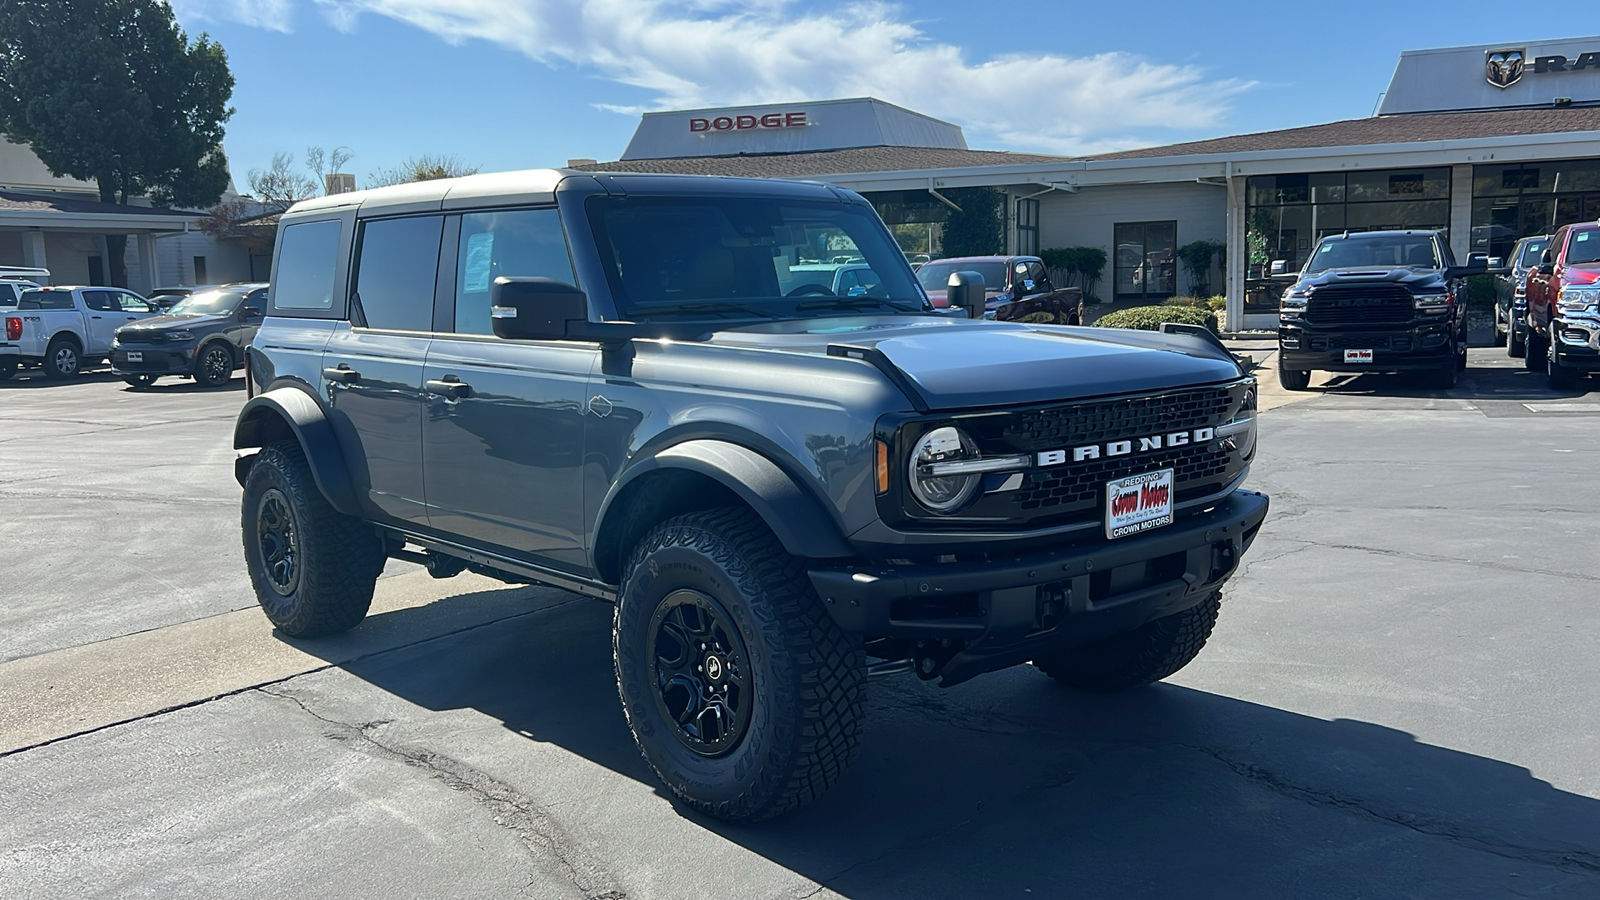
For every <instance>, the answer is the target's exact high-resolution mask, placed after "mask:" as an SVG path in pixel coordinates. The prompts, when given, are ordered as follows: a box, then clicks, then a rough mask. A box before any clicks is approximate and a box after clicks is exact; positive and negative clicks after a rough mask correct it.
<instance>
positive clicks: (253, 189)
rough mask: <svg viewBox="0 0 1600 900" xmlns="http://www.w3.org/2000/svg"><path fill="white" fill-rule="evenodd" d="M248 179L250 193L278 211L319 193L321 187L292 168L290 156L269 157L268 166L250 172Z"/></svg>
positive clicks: (274, 155)
mask: <svg viewBox="0 0 1600 900" xmlns="http://www.w3.org/2000/svg"><path fill="white" fill-rule="evenodd" d="M307 155H308V156H309V154H307ZM249 179H250V193H252V194H254V195H255V196H256V198H257V199H258V200H260V201H261V202H262V203H264V204H266V205H267V206H270V207H273V208H275V209H277V211H278V212H283V211H284V210H286V209H288V208H289V207H291V206H293V205H295V204H296V203H298V202H300V201H301V200H305V199H307V198H310V197H315V196H317V195H319V194H320V193H321V192H322V185H320V184H318V183H317V182H315V181H312V180H311V179H310V178H307V177H306V176H305V175H303V174H301V173H300V172H298V171H297V170H296V169H295V165H294V154H293V153H274V154H272V165H271V167H269V168H267V169H251V170H250V176H249Z"/></svg>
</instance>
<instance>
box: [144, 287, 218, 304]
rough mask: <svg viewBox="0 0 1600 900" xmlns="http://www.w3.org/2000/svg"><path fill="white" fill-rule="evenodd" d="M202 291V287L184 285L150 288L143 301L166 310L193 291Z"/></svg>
mask: <svg viewBox="0 0 1600 900" xmlns="http://www.w3.org/2000/svg"><path fill="white" fill-rule="evenodd" d="M203 290H205V288H203V287H188V286H186V285H172V286H168V287H158V288H151V289H150V291H149V293H147V294H145V299H147V300H149V301H150V302H151V303H153V304H155V305H156V306H157V307H158V308H160V309H163V310H167V309H171V308H172V307H173V305H174V304H176V303H177V302H178V301H179V300H182V299H183V298H185V297H187V296H189V295H190V294H192V293H194V292H195V291H203Z"/></svg>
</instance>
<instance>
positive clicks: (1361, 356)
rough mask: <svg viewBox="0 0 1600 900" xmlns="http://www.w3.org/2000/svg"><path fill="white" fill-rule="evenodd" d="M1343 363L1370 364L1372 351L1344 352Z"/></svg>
mask: <svg viewBox="0 0 1600 900" xmlns="http://www.w3.org/2000/svg"><path fill="white" fill-rule="evenodd" d="M1344 361H1345V362H1347V363H1369V362H1372V351H1371V350H1346V351H1345V352H1344Z"/></svg>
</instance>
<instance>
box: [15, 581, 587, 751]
mask: <svg viewBox="0 0 1600 900" xmlns="http://www.w3.org/2000/svg"><path fill="white" fill-rule="evenodd" d="M580 599H581V598H579V597H578V596H577V595H575V594H568V593H565V592H563V591H557V590H554V589H551V588H542V587H534V586H516V587H507V586H505V585H503V584H501V583H500V582H498V581H494V580H492V579H489V578H484V577H481V576H478V575H472V574H462V575H458V576H456V577H455V578H452V579H448V580H445V581H438V580H435V579H433V578H430V577H429V576H428V575H427V574H426V573H423V572H412V573H409V574H406V575H400V576H397V577H394V578H386V579H383V580H382V581H380V582H379V583H378V588H377V593H376V594H375V596H374V597H373V604H372V612H371V614H370V615H369V616H368V618H367V620H366V621H365V622H364V623H363V624H362V625H361V626H360V627H359V628H357V629H355V630H354V631H352V632H349V633H347V634H343V635H339V636H335V637H331V638H325V639H321V640H316V641H297V640H292V639H290V638H286V637H283V636H282V635H279V634H278V633H277V632H275V631H274V630H273V629H272V627H271V626H270V625H269V624H268V623H267V621H266V619H265V618H264V617H263V616H262V615H261V612H260V611H259V610H257V609H253V608H252V609H244V610H239V611H237V612H231V613H224V614H222V615H217V616H211V617H209V618H205V619H198V620H194V621H190V622H184V623H181V624H177V625H172V626H169V627H166V628H160V629H155V630H152V631H145V632H140V633H138V634H130V635H127V636H124V637H118V638H112V639H110V640H105V641H99V642H97V643H93V644H86V645H83V646H78V647H69V648H66V649H63V650H56V651H52V652H49V653H42V654H39V655H37V656H30V657H24V658H22V659H16V660H12V661H10V662H7V663H3V664H0V756H6V755H9V754H11V753H16V752H19V751H21V750H26V749H29V748H32V747H37V746H39V745H41V744H46V743H51V742H54V741H58V740H61V739H63V738H68V737H73V736H77V735H81V734H84V733H86V732H90V731H97V730H99V729H102V728H106V727H109V726H112V725H117V724H120V723H123V722H128V721H132V720H135V719H140V718H144V717H146V716H150V715H154V714H157V713H161V712H164V711H167V710H172V709H178V708H182V707H185V706H190V705H193V704H195V703H201V702H204V701H206V700H211V699H214V698H216V697H221V696H226V695H228V694H234V693H238V692H240V691H244V690H249V689H251V688H254V687H259V686H261V685H264V684H271V683H273V682H277V681H282V680H284V679H287V678H293V677H295V676H297V675H303V674H306V673H308V672H314V671H316V670H318V669H324V668H328V667H330V666H336V665H340V664H342V663H347V662H350V661H352V660H355V659H359V658H362V657H367V656H371V655H373V654H376V653H383V652H386V651H389V650H394V649H396V648H399V647H405V646H409V645H412V644H417V643H421V642H423V641H427V640H431V639H433V638H436V637H440V636H443V635H447V634H454V633H458V632H461V631H466V630H469V629H472V628H477V627H480V626H483V625H486V624H489V623H491V622H497V621H501V620H503V619H509V618H513V617H516V616H521V615H526V614H529V613H532V612H537V611H539V610H543V609H550V608H553V607H556V606H560V605H562V604H564V603H571V602H578V601H579V600H580Z"/></svg>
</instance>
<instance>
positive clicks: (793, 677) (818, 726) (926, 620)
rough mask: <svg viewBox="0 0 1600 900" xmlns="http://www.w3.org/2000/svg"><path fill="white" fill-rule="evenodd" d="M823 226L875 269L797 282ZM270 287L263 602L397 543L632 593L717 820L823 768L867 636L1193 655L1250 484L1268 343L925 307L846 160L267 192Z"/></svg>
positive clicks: (254, 376) (903, 650) (321, 609)
mask: <svg viewBox="0 0 1600 900" xmlns="http://www.w3.org/2000/svg"><path fill="white" fill-rule="evenodd" d="M419 210H426V211H419ZM821 239H825V240H826V241H827V246H829V247H841V246H844V245H847V244H848V245H849V246H850V247H851V248H853V249H854V250H855V251H856V255H857V256H858V257H860V258H863V259H864V260H865V262H866V263H867V265H869V266H870V267H871V269H872V271H873V272H875V273H876V274H877V275H878V276H879V277H880V279H881V283H880V286H879V287H878V288H874V289H873V291H874V293H873V294H871V295H861V296H854V297H849V296H847V297H838V296H821V295H799V296H792V297H791V296H785V292H784V291H783V290H782V289H781V286H782V285H783V284H784V283H785V281H786V279H785V275H786V274H787V273H786V272H785V271H784V270H785V269H787V268H788V265H787V263H786V260H789V259H797V256H798V254H799V252H800V250H801V249H802V248H803V247H804V246H806V244H807V243H808V242H812V241H816V240H821ZM441 240H444V241H447V243H445V244H443V246H445V247H446V248H447V249H446V251H445V252H444V253H442V254H441V253H440V247H441ZM450 248H456V249H450ZM577 273H582V274H581V275H579V274H577ZM788 280H792V279H788ZM578 283H581V284H582V287H581V288H580V287H578V286H576V284H578ZM955 294H956V296H954V297H953V298H951V299H952V300H953V301H955V303H954V305H955V306H957V307H959V308H961V309H964V310H969V311H971V312H978V313H981V311H982V307H983V302H984V295H983V292H982V291H981V290H979V289H977V286H976V285H971V286H965V285H964V286H961V287H959V288H957V289H956V290H955ZM270 303H271V306H270V308H269V309H268V314H267V318H266V320H265V321H264V322H263V324H262V326H261V330H260V333H259V334H257V335H256V339H255V342H254V343H253V344H252V345H251V347H250V351H249V352H250V363H249V365H248V367H247V371H248V373H249V374H248V377H247V379H246V381H247V384H248V385H249V391H250V393H251V395H252V396H251V399H250V400H248V401H247V402H246V403H245V405H244V408H243V409H242V410H241V411H240V414H239V418H238V421H237V424H236V426H235V430H234V439H233V444H234V446H235V447H236V448H239V449H243V450H247V451H249V452H247V453H246V454H245V455H242V456H241V457H240V460H239V462H238V463H237V464H236V475H237V477H238V480H239V482H240V484H241V485H242V486H243V488H244V491H243V498H242V526H243V544H244V556H245V560H244V563H245V565H246V567H247V570H248V573H249V576H250V580H251V583H252V585H253V586H254V589H255V592H256V597H257V599H258V600H259V602H260V604H261V607H262V609H263V611H264V612H265V613H266V616H267V618H268V619H269V620H270V621H271V623H272V624H273V625H274V626H276V627H277V628H278V629H279V630H280V631H282V632H283V633H284V634H286V635H291V636H295V637H310V636H315V635H320V634H330V633H335V632H340V631H344V630H346V629H349V628H352V627H354V626H355V625H356V624H357V623H358V622H360V621H361V619H362V617H363V616H365V615H366V613H367V609H368V606H369V604H370V602H371V599H372V593H373V585H374V583H375V582H376V580H377V578H378V576H379V574H380V572H381V571H382V569H383V567H384V563H385V560H386V558H389V557H394V558H401V559H409V560H412V561H416V562H420V563H422V564H425V565H426V566H427V567H428V569H429V570H430V571H431V572H432V573H433V574H435V575H438V576H440V577H447V576H449V575H451V574H453V573H455V572H459V571H461V570H462V569H463V568H470V569H472V570H474V571H478V572H483V573H486V574H489V575H491V576H493V577H499V578H503V579H506V580H508V581H516V582H523V581H537V582H542V583H546V584H551V585H556V586H559V587H563V588H566V589H569V590H573V591H576V592H578V593H581V594H585V595H587V596H591V597H596V598H603V599H605V600H608V601H611V602H613V603H614V604H615V611H614V613H613V615H614V626H613V631H612V637H613V640H612V649H613V654H614V658H615V659H614V661H615V666H616V675H617V684H618V691H619V693H620V695H621V698H622V705H623V711H624V713H625V716H626V719H627V722H628V725H629V727H630V729H631V730H632V732H633V735H634V738H635V741H636V743H637V744H638V746H639V749H640V750H641V752H642V753H643V755H644V758H645V759H646V761H647V762H648V764H649V765H650V766H651V767H652V768H653V769H654V770H655V772H656V773H657V774H658V775H659V776H660V777H661V778H662V780H663V781H665V782H666V784H667V785H668V787H669V788H670V789H671V790H672V791H673V793H674V794H676V795H677V796H678V797H679V798H680V799H681V800H682V801H683V802H684V803H685V804H686V805H688V806H690V807H692V808H694V809H696V810H698V811H700V812H703V813H706V814H709V815H713V816H717V817H721V818H725V819H733V820H755V819H761V818H765V817H769V816H773V815H777V814H779V813H782V812H785V811H787V810H790V809H793V808H795V807H797V806H800V805H801V804H804V803H806V802H809V801H811V800H814V799H816V798H818V797H820V796H821V795H822V794H824V793H825V792H826V791H827V790H828V788H829V786H830V785H832V784H833V783H834V782H835V781H836V780H837V779H838V778H839V776H840V775H841V773H842V772H843V771H844V770H845V768H846V766H847V764H848V762H849V760H850V757H851V756H852V755H853V753H854V752H855V749H856V746H857V744H858V742H859V736H860V734H861V716H862V713H863V710H862V706H863V696H862V686H863V684H864V682H865V680H866V679H867V678H868V676H869V674H880V675H887V674H891V673H893V672H902V673H908V674H909V673H912V672H915V673H916V674H917V675H918V676H920V677H922V678H924V679H939V680H940V682H941V683H942V684H943V685H945V686H951V685H954V684H958V683H961V682H964V681H966V680H968V679H970V678H973V677H975V676H978V675H980V674H981V673H984V672H989V671H994V670H998V669H1002V668H1006V667H1010V666H1015V665H1020V664H1023V663H1025V662H1027V661H1030V660H1031V661H1033V662H1034V664H1036V665H1037V666H1038V667H1039V668H1040V669H1042V670H1043V671H1044V672H1045V673H1046V674H1048V675H1049V676H1050V677H1052V678H1054V679H1056V680H1057V681H1059V682H1062V683H1064V684H1067V685H1072V686H1076V687H1080V688H1085V689H1090V690H1098V691H1117V690H1122V689H1126V688H1131V687H1134V686H1136V685H1142V684H1146V683H1149V682H1152V681H1156V680H1159V679H1161V678H1165V677H1166V676H1168V675H1170V674H1172V673H1174V672H1176V671H1177V670H1178V669H1180V668H1182V667H1183V666H1184V665H1186V664H1187V663H1189V661H1190V660H1192V659H1193V658H1194V657H1195V655H1196V654H1197V653H1198V652H1199V650H1200V648H1201V646H1202V645H1203V644H1204V643H1205V641H1206V638H1207V637H1208V636H1209V635H1210V633H1211V629H1212V625H1213V623H1214V622H1215V620H1216V617H1217V614H1218V609H1219V601H1220V592H1219V591H1220V588H1221V586H1222V585H1223V583H1224V582H1226V581H1227V580H1228V578H1230V577H1231V576H1232V575H1233V573H1234V572H1235V571H1237V568H1238V566H1239V563H1240V560H1241V558H1242V556H1243V554H1244V553H1245V552H1246V551H1247V550H1248V549H1249V547H1250V545H1251V542H1252V541H1253V540H1254V539H1255V536H1256V533H1257V530H1258V529H1259V528H1260V526H1261V523H1262V521H1263V519H1264V517H1265V516H1266V512H1267V506H1268V502H1267V498H1266V497H1264V496H1262V495H1260V494H1258V493H1255V492H1253V491H1245V490H1240V489H1239V488H1240V485H1241V483H1242V482H1243V480H1244V479H1245V477H1246V475H1247V474H1248V472H1249V469H1250V465H1251V463H1252V461H1253V460H1254V458H1255V450H1256V426H1255V410H1256V385H1255V380H1254V378H1252V377H1250V376H1249V375H1247V374H1246V373H1244V372H1243V371H1242V370H1241V369H1240V368H1239V365H1238V363H1237V362H1236V360H1235V359H1234V358H1233V357H1232V356H1231V355H1229V354H1228V353H1227V352H1226V351H1225V350H1224V349H1223V348H1222V346H1221V344H1220V343H1218V342H1215V341H1213V340H1210V339H1207V338H1204V337H1202V336H1196V335H1192V334H1158V333H1150V332H1133V331H1127V332H1112V331H1108V330H1101V331H1099V332H1097V333H1095V334H1093V335H1088V334H1081V333H1075V332H1074V331H1073V330H1070V329H1059V328H1051V327H1049V326H1032V325H1024V324H1017V323H1010V322H986V321H981V320H975V319H974V318H972V317H970V313H969V316H967V317H957V316H953V315H947V314H944V313H942V312H939V311H936V310H934V309H933V308H932V307H931V305H929V304H928V303H927V302H926V300H925V297H924V295H923V293H922V291H921V289H920V288H919V287H918V285H917V283H916V282H915V280H914V276H913V274H912V272H911V270H910V267H909V266H908V265H907V264H906V261H905V259H904V257H903V256H902V255H901V253H900V251H899V249H898V248H897V247H896V245H895V242H894V239H893V237H892V236H891V235H890V234H889V231H888V229H887V228H886V227H885V226H884V224H883V222H882V221H881V220H880V219H879V218H878V215H877V213H876V212H875V211H874V210H873V208H872V206H871V205H870V204H869V203H868V202H867V201H866V200H865V199H863V198H862V197H860V196H858V195H856V194H854V193H851V192H849V191H843V190H839V189H838V188H834V187H829V186H825V185H819V184H806V183H792V182H783V181H776V180H756V179H731V178H705V177H694V176H655V175H644V174H621V173H615V174H591V173H585V172H578V171H539V172H510V173H499V174H495V175H481V176H472V177H468V178H463V179H446V180H440V181H432V182H427V183H426V184H425V185H416V184H412V185H405V186H403V187H400V188H380V189H377V190H373V191H367V192H358V193H347V194H340V195H337V196H334V197H328V198H319V199H317V200H310V201H306V202H303V203H300V204H297V205H296V206H294V207H293V208H291V209H290V210H289V211H288V212H287V213H285V214H284V216H283V218H282V222H281V227H280V231H279V232H278V240H277V244H276V249H275V260H274V262H273V287H272V294H271V300H270ZM1041 334H1048V339H1041ZM408 548H410V549H408Z"/></svg>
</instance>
